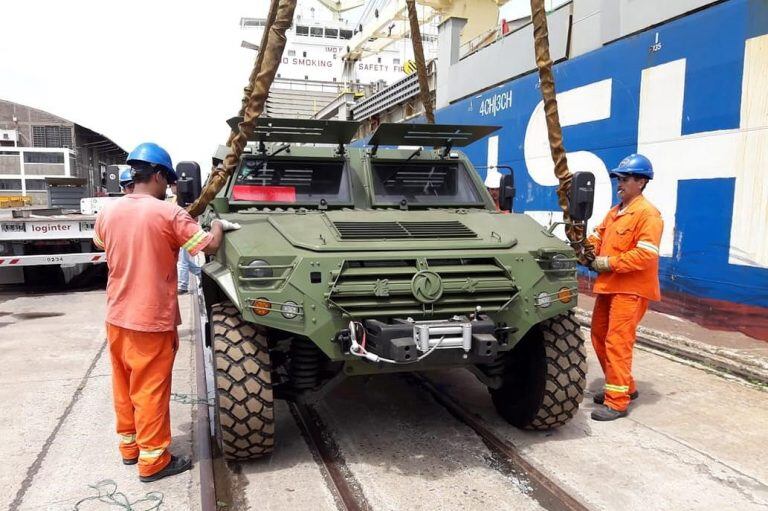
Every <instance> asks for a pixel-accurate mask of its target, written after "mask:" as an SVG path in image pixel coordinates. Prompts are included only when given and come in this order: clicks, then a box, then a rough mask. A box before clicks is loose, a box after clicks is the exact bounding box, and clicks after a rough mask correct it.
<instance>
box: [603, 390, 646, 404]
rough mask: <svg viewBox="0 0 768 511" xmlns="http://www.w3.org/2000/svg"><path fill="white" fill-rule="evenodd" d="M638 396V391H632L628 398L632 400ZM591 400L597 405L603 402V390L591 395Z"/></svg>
mask: <svg viewBox="0 0 768 511" xmlns="http://www.w3.org/2000/svg"><path fill="white" fill-rule="evenodd" d="M638 397H640V393H639V392H638V391H634V392H632V393H631V394H630V395H629V399H630V400H632V401H634V400H635V399H637V398H638ZM592 401H593V402H594V403H597V404H599V405H601V404H603V403H605V392H600V393H599V394H595V395H594V396H592Z"/></svg>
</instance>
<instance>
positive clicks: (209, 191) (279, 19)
mask: <svg viewBox="0 0 768 511" xmlns="http://www.w3.org/2000/svg"><path fill="white" fill-rule="evenodd" d="M272 7H274V12H275V14H274V19H272V20H270V19H269V18H268V19H267V23H268V24H267V26H265V27H264V35H263V36H262V46H261V48H260V49H259V53H260V55H259V56H258V57H257V58H256V62H255V63H254V69H253V71H252V73H251V78H254V77H255V78H254V80H253V85H252V86H251V83H250V82H249V86H248V87H246V89H245V91H246V93H248V90H249V89H250V95H249V96H248V100H247V101H243V103H244V108H241V112H242V117H243V121H242V122H241V123H240V124H238V130H237V132H235V130H233V131H232V133H231V134H230V140H229V143H228V144H227V146H228V147H229V153H228V154H227V156H226V157H225V158H224V162H223V164H222V165H221V167H223V168H220V167H217V168H213V169H211V175H210V177H209V178H208V181H207V183H206V185H205V189H204V190H203V191H202V193H201V194H200V197H198V198H197V199H196V200H195V202H193V203H192V204H190V205H189V206H188V207H187V211H188V212H189V214H190V215H192V216H193V217H196V216H199V215H200V214H201V213H202V212H203V211H205V208H206V207H207V206H208V204H209V203H210V202H211V201H212V200H213V199H214V198H215V197H216V194H217V193H219V191H221V189H222V188H224V185H225V184H226V182H227V179H228V178H229V177H230V176H232V175H233V174H234V173H235V170H236V169H237V167H238V165H239V163H240V156H241V155H242V154H243V149H245V146H246V144H247V143H248V139H249V138H251V136H253V130H254V127H255V124H256V120H257V119H258V118H259V116H260V115H261V114H262V112H263V111H264V104H265V103H266V100H267V95H268V94H269V89H270V87H272V82H273V81H274V79H275V75H276V74H277V68H278V67H279V66H280V61H281V60H282V58H283V51H284V50H285V42H286V37H285V32H286V30H288V28H290V26H291V23H292V22H293V13H294V11H295V10H296V0H272ZM272 7H270V14H271V11H272ZM270 21H271V23H270ZM244 99H245V98H244Z"/></svg>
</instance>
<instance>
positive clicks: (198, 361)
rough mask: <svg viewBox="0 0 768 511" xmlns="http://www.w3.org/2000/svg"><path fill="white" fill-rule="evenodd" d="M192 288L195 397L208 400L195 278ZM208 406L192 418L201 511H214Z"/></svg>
mask: <svg viewBox="0 0 768 511" xmlns="http://www.w3.org/2000/svg"><path fill="white" fill-rule="evenodd" d="M192 287H193V288H194V289H195V292H193V293H192V325H193V326H192V339H193V342H194V344H195V346H194V350H195V372H196V373H197V374H196V385H197V395H198V396H206V397H207V396H208V387H207V385H206V380H205V353H204V347H203V344H204V342H205V335H204V333H203V327H202V324H201V319H202V316H201V310H200V296H199V292H198V291H197V290H198V285H197V278H193V280H192ZM208 408H209V407H208V406H206V405H205V404H198V405H197V407H196V412H195V414H196V417H195V438H196V439H197V441H196V442H195V450H196V455H197V469H198V472H199V473H200V508H201V509H202V511H217V509H218V507H217V505H216V483H215V480H214V477H213V453H212V450H211V428H210V418H209V416H208V414H209V413H210V412H209V410H208Z"/></svg>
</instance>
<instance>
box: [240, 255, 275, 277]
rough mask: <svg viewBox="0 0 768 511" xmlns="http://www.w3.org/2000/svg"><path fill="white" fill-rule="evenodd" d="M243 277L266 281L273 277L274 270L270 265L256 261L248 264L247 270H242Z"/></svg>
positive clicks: (259, 260)
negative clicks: (265, 279)
mask: <svg viewBox="0 0 768 511" xmlns="http://www.w3.org/2000/svg"><path fill="white" fill-rule="evenodd" d="M242 273H243V277H248V278H256V279H264V278H269V277H272V276H273V273H272V268H269V263H268V262H266V261H264V260H262V259H256V260H254V261H251V262H250V263H248V264H247V268H243V269H242Z"/></svg>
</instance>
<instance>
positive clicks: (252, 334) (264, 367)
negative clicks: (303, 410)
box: [211, 302, 275, 460]
mask: <svg viewBox="0 0 768 511" xmlns="http://www.w3.org/2000/svg"><path fill="white" fill-rule="evenodd" d="M211 328H212V330H213V331H212V335H211V337H212V339H213V353H214V355H213V356H214V365H215V370H216V412H217V413H216V417H217V420H216V423H217V425H218V428H217V429H218V430H219V431H218V432H217V433H218V435H217V436H218V438H219V446H220V448H221V450H222V452H223V454H224V458H226V459H230V460H248V459H256V458H261V457H264V456H267V455H269V454H271V453H272V449H273V448H274V445H275V437H274V435H275V411H274V406H273V395H272V374H271V370H272V365H271V362H270V358H269V351H268V346H267V337H266V336H265V335H264V334H263V332H261V331H259V330H257V329H256V327H254V326H253V325H251V324H249V323H247V322H246V321H245V320H243V318H242V316H241V315H240V311H238V310H237V307H235V306H234V305H232V303H230V302H222V303H217V304H214V305H213V306H212V307H211Z"/></svg>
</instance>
